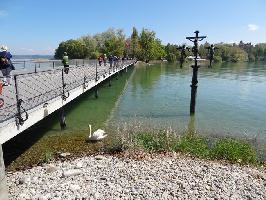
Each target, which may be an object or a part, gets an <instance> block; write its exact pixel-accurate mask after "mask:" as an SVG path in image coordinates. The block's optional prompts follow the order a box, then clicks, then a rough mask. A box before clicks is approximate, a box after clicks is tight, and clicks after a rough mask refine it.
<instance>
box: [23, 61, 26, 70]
mask: <svg viewBox="0 0 266 200" xmlns="http://www.w3.org/2000/svg"><path fill="white" fill-rule="evenodd" d="M23 62H24V65H23V66H24V69H25V67H26V61H25V60H24V61H23Z"/></svg>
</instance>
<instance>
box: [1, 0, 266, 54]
mask: <svg viewBox="0 0 266 200" xmlns="http://www.w3.org/2000/svg"><path fill="white" fill-rule="evenodd" d="M188 2H189V3H188ZM0 24H1V29H0V45H1V44H5V45H7V46H8V47H9V49H10V51H11V52H12V53H13V54H53V53H54V49H55V48H57V46H58V44H59V43H60V42H61V41H64V40H68V39H72V38H78V37H80V36H82V35H86V34H94V33H97V32H103V31H105V30H107V29H108V28H110V27H113V28H122V29H123V30H124V31H125V33H126V35H128V36H129V35H130V33H131V30H132V27H133V26H135V27H137V28H138V30H139V31H140V30H141V29H142V28H143V27H145V28H148V29H151V30H154V31H155V32H156V34H157V37H159V38H160V39H161V40H162V42H163V43H164V44H167V43H168V42H169V43H184V42H186V40H185V37H186V36H191V35H193V32H194V31H195V30H199V31H200V32H201V33H202V34H203V35H207V36H208V38H207V40H206V41H208V42H211V43H216V42H221V41H223V42H237V41H240V40H244V41H245V42H249V41H250V42H252V43H258V42H266V0H219V1H218V0H217V1H216V0H201V1H199V0H189V1H184V0H183V1H181V0H101V1H99V0H98V1H96V0H74V1H70V0H0Z"/></svg>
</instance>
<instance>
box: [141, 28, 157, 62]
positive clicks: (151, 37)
mask: <svg viewBox="0 0 266 200" xmlns="http://www.w3.org/2000/svg"><path fill="white" fill-rule="evenodd" d="M154 41H155V32H154V31H149V30H147V29H143V30H142V32H141V34H140V39H139V44H140V47H141V52H140V54H141V55H140V56H139V57H140V59H141V60H145V61H150V60H152V59H153V58H154V51H153V47H154Z"/></svg>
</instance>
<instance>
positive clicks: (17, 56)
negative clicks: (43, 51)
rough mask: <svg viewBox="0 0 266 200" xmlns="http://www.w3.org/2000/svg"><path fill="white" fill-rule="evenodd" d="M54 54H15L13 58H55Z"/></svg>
mask: <svg viewBox="0 0 266 200" xmlns="http://www.w3.org/2000/svg"><path fill="white" fill-rule="evenodd" d="M53 58H54V56H53V55H13V59H53Z"/></svg>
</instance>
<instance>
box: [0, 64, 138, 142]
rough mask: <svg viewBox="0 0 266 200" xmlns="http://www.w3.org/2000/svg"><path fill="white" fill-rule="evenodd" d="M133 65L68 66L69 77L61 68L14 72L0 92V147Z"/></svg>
mask: <svg viewBox="0 0 266 200" xmlns="http://www.w3.org/2000/svg"><path fill="white" fill-rule="evenodd" d="M83 63H84V62H83ZM132 64H134V61H132V60H131V61H124V62H122V61H120V62H117V63H114V64H113V66H112V67H110V64H109V63H108V64H106V65H104V64H102V65H101V66H99V65H97V62H91V63H88V64H86V63H84V65H83V64H82V65H71V66H70V70H69V72H68V74H65V73H64V72H63V68H62V67H58V68H56V69H50V70H46V71H39V72H31V73H15V74H14V75H13V76H12V83H11V85H10V86H5V87H3V90H2V92H1V91H0V100H2V101H4V105H3V106H2V107H1V108H0V144H3V143H5V142H6V141H8V140H9V139H11V138H12V137H14V136H16V135H17V134H19V133H21V132H22V131H24V130H26V129H27V128H29V127H30V126H32V125H34V124H35V123H37V122H38V121H40V120H42V119H43V118H45V117H46V116H48V115H49V114H51V113H53V112H54V111H56V110H58V109H59V108H61V107H62V106H64V105H65V104H67V103H69V102H70V101H71V100H73V99H75V98H76V97H78V96H79V95H81V94H82V93H84V92H86V91H87V90H90V89H91V88H93V87H95V86H96V85H98V84H99V83H101V82H102V81H104V80H105V79H107V78H109V77H111V76H112V75H114V74H116V73H118V72H119V71H120V70H123V69H125V68H127V67H128V66H130V65H132ZM96 74H97V76H96ZM2 78H3V77H0V80H1V79H2ZM64 97H65V98H64ZM27 115H28V119H27ZM25 119H27V120H26V121H24V120H25Z"/></svg>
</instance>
